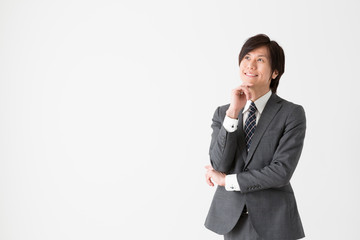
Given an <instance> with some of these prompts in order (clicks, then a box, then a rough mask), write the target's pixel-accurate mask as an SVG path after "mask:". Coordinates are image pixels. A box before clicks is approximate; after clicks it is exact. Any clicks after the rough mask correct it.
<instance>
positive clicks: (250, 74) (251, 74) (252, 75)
mask: <svg viewBox="0 0 360 240" xmlns="http://www.w3.org/2000/svg"><path fill="white" fill-rule="evenodd" d="M245 75H246V76H248V77H257V76H258V75H256V74H253V73H245Z"/></svg>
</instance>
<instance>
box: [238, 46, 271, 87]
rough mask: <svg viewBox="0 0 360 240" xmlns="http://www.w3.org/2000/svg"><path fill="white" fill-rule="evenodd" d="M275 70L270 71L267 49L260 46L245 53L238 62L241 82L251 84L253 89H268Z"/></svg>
mask: <svg viewBox="0 0 360 240" xmlns="http://www.w3.org/2000/svg"><path fill="white" fill-rule="evenodd" d="M276 76H277V71H274V73H272V70H271V65H270V55H269V50H268V48H267V47H266V46H262V47H259V48H256V49H254V50H253V51H251V52H249V53H247V54H246V55H245V57H244V58H243V59H242V60H241V62H240V78H241V80H242V82H243V83H245V84H246V83H251V84H253V89H254V90H255V91H261V92H262V91H266V90H267V91H268V90H270V82H271V79H273V78H276Z"/></svg>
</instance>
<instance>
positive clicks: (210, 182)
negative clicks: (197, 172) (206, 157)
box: [205, 173, 214, 187]
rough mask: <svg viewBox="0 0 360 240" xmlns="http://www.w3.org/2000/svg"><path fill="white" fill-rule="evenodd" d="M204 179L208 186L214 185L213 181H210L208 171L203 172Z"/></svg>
mask: <svg viewBox="0 0 360 240" xmlns="http://www.w3.org/2000/svg"><path fill="white" fill-rule="evenodd" d="M205 179H206V183H207V184H208V185H209V186H211V187H213V186H214V183H213V182H212V181H211V176H210V175H209V174H208V173H206V174H205Z"/></svg>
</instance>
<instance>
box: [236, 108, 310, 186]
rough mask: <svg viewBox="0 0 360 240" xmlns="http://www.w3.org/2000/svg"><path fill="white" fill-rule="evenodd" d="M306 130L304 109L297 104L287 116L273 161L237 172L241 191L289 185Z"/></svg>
mask: <svg viewBox="0 0 360 240" xmlns="http://www.w3.org/2000/svg"><path fill="white" fill-rule="evenodd" d="M305 130H306V118H305V112H304V109H303V108H302V107H301V106H299V105H296V107H295V108H294V110H293V111H292V113H290V114H289V115H288V117H287V120H286V122H285V130H284V133H283V135H282V137H281V138H280V140H279V145H278V147H277V149H276V150H275V153H274V155H273V158H272V161H271V163H270V164H269V165H268V166H265V167H264V168H262V169H253V170H248V171H245V172H241V173H238V174H237V179H238V183H239V185H240V188H241V192H243V193H246V192H253V191H258V190H263V189H268V188H279V187H282V186H285V185H287V184H288V183H289V182H290V179H291V176H292V174H293V173H294V171H295V168H296V166H297V163H298V161H299V158H300V155H301V151H302V148H303V144H304V138H305ZM254 157H255V156H254Z"/></svg>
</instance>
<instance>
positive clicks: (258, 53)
mask: <svg viewBox="0 0 360 240" xmlns="http://www.w3.org/2000/svg"><path fill="white" fill-rule="evenodd" d="M247 55H256V56H262V57H268V56H269V53H268V49H267V47H265V46H264V47H259V48H256V49H254V50H252V51H250V52H248V53H247Z"/></svg>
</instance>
